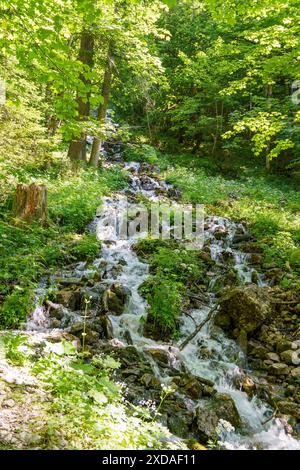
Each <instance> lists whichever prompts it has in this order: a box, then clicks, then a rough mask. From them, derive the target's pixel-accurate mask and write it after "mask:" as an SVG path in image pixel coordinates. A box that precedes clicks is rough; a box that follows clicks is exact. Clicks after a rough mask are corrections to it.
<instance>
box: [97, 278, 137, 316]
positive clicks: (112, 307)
mask: <svg viewBox="0 0 300 470" xmlns="http://www.w3.org/2000/svg"><path fill="white" fill-rule="evenodd" d="M129 297H130V290H129V289H128V288H127V287H125V286H123V285H122V284H119V283H114V284H112V285H111V286H110V287H109V288H108V289H107V290H106V291H105V292H104V295H103V299H102V305H103V308H104V311H105V312H108V313H110V314H113V315H118V316H119V315H122V313H123V312H124V310H125V308H126V306H127V303H128V301H129Z"/></svg>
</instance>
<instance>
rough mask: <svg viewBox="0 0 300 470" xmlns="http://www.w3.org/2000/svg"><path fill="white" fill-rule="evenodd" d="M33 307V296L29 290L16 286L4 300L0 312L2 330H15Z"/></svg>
mask: <svg viewBox="0 0 300 470" xmlns="http://www.w3.org/2000/svg"><path fill="white" fill-rule="evenodd" d="M32 307H33V295H32V292H31V290H30V289H29V288H22V287H19V286H16V287H15V288H14V289H13V291H12V292H11V293H10V294H9V295H8V296H7V297H6V298H5V300H4V302H3V304H2V305H1V310H0V325H1V327H2V328H17V327H18V326H19V325H20V322H24V321H25V320H26V317H27V315H28V314H29V313H30V311H31V309H32Z"/></svg>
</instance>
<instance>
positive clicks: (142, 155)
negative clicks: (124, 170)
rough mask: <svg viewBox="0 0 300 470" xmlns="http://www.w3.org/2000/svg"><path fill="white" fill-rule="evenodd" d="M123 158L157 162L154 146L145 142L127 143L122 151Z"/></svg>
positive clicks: (132, 160) (130, 160) (131, 160)
mask: <svg viewBox="0 0 300 470" xmlns="http://www.w3.org/2000/svg"><path fill="white" fill-rule="evenodd" d="M124 159H125V161H127V162H146V163H150V164H154V163H157V161H158V156H157V152H156V150H155V148H154V147H152V146H151V145H147V144H127V147H126V149H125V152H124Z"/></svg>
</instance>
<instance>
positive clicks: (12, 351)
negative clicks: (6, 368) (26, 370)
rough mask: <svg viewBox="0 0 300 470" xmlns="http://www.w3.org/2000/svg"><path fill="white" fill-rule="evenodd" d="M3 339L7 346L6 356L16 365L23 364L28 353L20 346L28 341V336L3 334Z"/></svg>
mask: <svg viewBox="0 0 300 470" xmlns="http://www.w3.org/2000/svg"><path fill="white" fill-rule="evenodd" d="M2 341H3V343H4V347H5V357H6V359H8V360H9V361H10V362H11V363H12V364H14V365H16V366H23V365H24V363H25V360H26V355H25V354H24V352H22V351H21V350H20V349H19V348H20V346H24V345H25V343H26V337H25V336H23V335H18V334H17V335H15V334H7V335H5V336H3V338H2Z"/></svg>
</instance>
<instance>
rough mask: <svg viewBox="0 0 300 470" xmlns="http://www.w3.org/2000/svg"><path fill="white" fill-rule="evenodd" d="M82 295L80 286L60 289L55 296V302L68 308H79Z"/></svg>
mask: <svg viewBox="0 0 300 470" xmlns="http://www.w3.org/2000/svg"><path fill="white" fill-rule="evenodd" d="M82 299H83V295H82V292H81V288H80V287H79V288H78V287H74V288H65V289H62V290H60V291H59V292H58V293H57V295H56V298H55V302H56V303H58V304H61V305H63V306H64V307H67V308H69V309H70V310H73V311H74V310H80V309H81V305H82Z"/></svg>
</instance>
